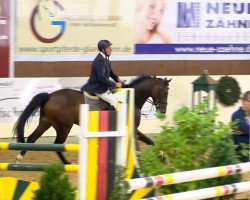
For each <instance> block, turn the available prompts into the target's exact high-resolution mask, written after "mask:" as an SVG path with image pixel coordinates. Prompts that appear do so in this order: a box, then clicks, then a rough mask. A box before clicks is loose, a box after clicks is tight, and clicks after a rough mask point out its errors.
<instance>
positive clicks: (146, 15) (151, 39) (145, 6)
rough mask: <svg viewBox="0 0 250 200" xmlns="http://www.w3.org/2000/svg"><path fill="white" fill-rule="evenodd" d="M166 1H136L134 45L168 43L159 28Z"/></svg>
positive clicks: (167, 38)
mask: <svg viewBox="0 0 250 200" xmlns="http://www.w3.org/2000/svg"><path fill="white" fill-rule="evenodd" d="M166 4H167V0H137V4H136V12H135V13H136V16H135V22H136V23H135V43H136V44H146V43H170V38H169V36H168V35H167V33H166V32H165V31H164V30H163V29H162V28H161V27H160V23H161V22H162V19H163V17H164V14H165V10H166Z"/></svg>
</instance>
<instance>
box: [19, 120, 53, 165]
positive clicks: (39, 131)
mask: <svg viewBox="0 0 250 200" xmlns="http://www.w3.org/2000/svg"><path fill="white" fill-rule="evenodd" d="M50 127H51V125H50V124H49V123H48V122H47V121H43V120H40V122H39V124H38V126H37V128H36V129H35V130H34V131H33V133H32V134H31V135H30V136H29V137H28V139H27V141H26V143H34V142H35V141H36V140H37V139H38V138H39V137H41V136H42V134H43V133H44V132H45V131H47V130H48V129H49V128H50ZM26 152H27V151H25V150H22V151H21V152H20V153H19V155H18V156H17V158H16V162H20V161H21V160H22V159H23V157H24V155H25V154H26Z"/></svg>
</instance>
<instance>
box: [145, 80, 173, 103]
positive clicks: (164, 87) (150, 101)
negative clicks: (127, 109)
mask: <svg viewBox="0 0 250 200" xmlns="http://www.w3.org/2000/svg"><path fill="white" fill-rule="evenodd" d="M161 88H163V89H167V90H168V89H169V87H168V85H167V86H165V85H164V86H161ZM147 102H148V103H151V104H152V105H153V106H155V107H156V108H158V106H159V104H165V105H168V102H164V101H160V100H155V101H152V100H150V99H147Z"/></svg>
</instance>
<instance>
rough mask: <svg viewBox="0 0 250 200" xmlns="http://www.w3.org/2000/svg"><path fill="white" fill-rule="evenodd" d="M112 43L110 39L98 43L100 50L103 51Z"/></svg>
mask: <svg viewBox="0 0 250 200" xmlns="http://www.w3.org/2000/svg"><path fill="white" fill-rule="evenodd" d="M111 45H112V42H110V41H109V40H100V41H99V42H98V44H97V47H98V50H99V51H102V50H104V49H106V48H107V47H110V46H111Z"/></svg>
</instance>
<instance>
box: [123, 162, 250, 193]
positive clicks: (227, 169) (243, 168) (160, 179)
mask: <svg viewBox="0 0 250 200" xmlns="http://www.w3.org/2000/svg"><path fill="white" fill-rule="evenodd" d="M246 172H250V162H246V163H240V164H236V165H228V166H221V167H213V168H206V169H198V170H192V171H185V172H176V173H172V174H165V175H159V176H152V177H145V178H136V179H131V180H127V181H126V187H127V189H128V190H130V191H132V190H137V189H141V188H146V187H159V186H162V185H171V184H177V183H184V182H190V181H196V180H203V179H208V178H215V177H220V176H226V175H231V174H236V173H246Z"/></svg>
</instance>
